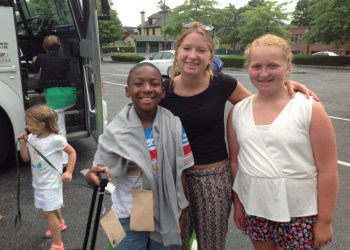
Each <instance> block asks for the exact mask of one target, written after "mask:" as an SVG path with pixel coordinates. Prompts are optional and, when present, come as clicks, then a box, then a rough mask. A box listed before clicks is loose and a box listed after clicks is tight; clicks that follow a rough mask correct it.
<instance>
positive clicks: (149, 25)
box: [124, 11, 174, 53]
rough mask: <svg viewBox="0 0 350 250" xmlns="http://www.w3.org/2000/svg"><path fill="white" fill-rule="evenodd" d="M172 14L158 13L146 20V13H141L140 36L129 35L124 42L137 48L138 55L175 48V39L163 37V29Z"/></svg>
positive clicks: (138, 28)
mask: <svg viewBox="0 0 350 250" xmlns="http://www.w3.org/2000/svg"><path fill="white" fill-rule="evenodd" d="M170 15H171V13H166V14H165V15H164V14H163V13H160V14H159V13H156V14H153V15H151V16H149V17H148V18H147V20H146V18H145V12H144V11H141V25H139V26H138V27H137V30H138V35H132V34H129V35H128V36H127V37H126V38H124V42H125V43H126V45H127V46H129V47H135V52H136V53H154V52H158V51H160V50H168V49H173V48H174V39H172V38H170V37H168V36H167V37H165V36H164V35H162V27H163V26H164V24H165V23H166V20H167V19H168V18H169V16H170Z"/></svg>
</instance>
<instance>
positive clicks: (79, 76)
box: [0, 0, 109, 170]
mask: <svg viewBox="0 0 350 250" xmlns="http://www.w3.org/2000/svg"><path fill="white" fill-rule="evenodd" d="M95 1H101V2H99V4H100V5H101V6H102V13H103V15H100V16H98V14H97V10H96V2H95ZM108 14H109V3H108V0H0V23H1V25H0V170H1V168H4V167H7V166H6V165H7V164H5V163H6V162H7V161H8V160H9V159H11V158H12V157H14V156H15V152H16V148H15V147H16V143H15V142H16V139H17V135H18V134H19V133H23V132H24V131H25V115H24V112H25V110H26V109H27V108H28V107H30V106H32V105H34V104H37V103H44V102H45V97H44V94H38V93H37V92H36V91H35V86H36V84H37V81H38V78H39V77H38V75H37V74H32V73H31V72H30V64H31V63H32V57H33V56H35V53H38V51H40V49H41V50H42V49H43V48H42V42H43V39H44V37H45V36H46V35H56V36H58V37H59V38H60V40H61V42H62V44H63V48H62V49H61V51H60V53H62V54H63V55H65V56H69V57H70V58H71V60H70V71H69V80H70V82H72V84H73V86H75V87H76V88H77V93H78V101H77V104H76V105H75V106H74V107H72V108H71V109H69V110H67V111H66V113H65V117H66V126H67V139H68V140H74V139H79V138H84V137H89V136H93V137H94V138H98V136H99V135H100V134H101V133H102V132H103V126H104V121H103V100H102V89H101V88H102V81H101V69H100V62H101V57H100V50H99V48H100V45H99V32H98V19H106V17H108Z"/></svg>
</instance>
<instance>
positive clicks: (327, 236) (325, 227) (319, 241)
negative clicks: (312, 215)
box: [314, 220, 333, 248]
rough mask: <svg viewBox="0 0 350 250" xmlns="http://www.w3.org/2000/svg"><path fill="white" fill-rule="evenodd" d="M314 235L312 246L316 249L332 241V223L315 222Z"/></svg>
mask: <svg viewBox="0 0 350 250" xmlns="http://www.w3.org/2000/svg"><path fill="white" fill-rule="evenodd" d="M314 235H315V239H314V244H315V247H316V248H319V247H322V246H325V245H327V244H328V243H330V242H331V241H332V239H333V227H332V223H331V222H330V223H327V222H323V221H318V220H317V221H316V223H315V226H314Z"/></svg>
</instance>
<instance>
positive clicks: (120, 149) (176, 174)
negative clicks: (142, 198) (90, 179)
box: [94, 104, 188, 246]
mask: <svg viewBox="0 0 350 250" xmlns="http://www.w3.org/2000/svg"><path fill="white" fill-rule="evenodd" d="M152 133H153V136H154V140H155V146H156V150H157V166H158V168H157V169H158V170H157V171H158V178H157V181H155V180H154V176H153V170H152V167H151V159H150V155H149V149H148V146H147V142H146V138H145V134H144V129H143V126H142V123H141V121H140V119H139V117H138V115H137V113H136V111H135V109H134V107H133V105H132V104H127V105H126V106H125V107H124V108H123V109H122V110H121V111H120V113H119V114H118V115H117V116H116V117H115V118H114V119H113V120H112V121H111V122H110V123H109V124H108V126H107V128H106V131H105V132H104V133H103V134H102V135H101V136H100V138H99V142H98V148H97V151H96V154H95V159H94V162H95V163H96V164H102V165H104V166H108V167H109V171H110V173H111V175H112V176H115V177H119V176H125V175H127V170H128V167H131V166H134V165H135V164H136V165H137V166H138V167H139V168H140V170H141V174H142V185H143V188H144V189H148V190H152V191H153V194H154V197H155V201H154V220H155V231H154V232H151V233H150V237H151V239H153V240H155V241H157V242H161V243H163V245H164V246H168V245H172V244H176V245H181V237H180V227H179V220H178V219H179V217H180V213H181V210H182V209H184V208H186V207H187V206H188V201H187V199H186V197H185V195H184V191H183V187H182V182H181V174H182V171H183V168H184V152H183V147H182V125H181V121H180V119H179V118H178V117H176V116H174V115H173V114H172V113H171V112H170V111H169V110H167V109H165V108H162V107H160V106H158V107H157V113H156V116H155V118H154V122H153V131H152Z"/></svg>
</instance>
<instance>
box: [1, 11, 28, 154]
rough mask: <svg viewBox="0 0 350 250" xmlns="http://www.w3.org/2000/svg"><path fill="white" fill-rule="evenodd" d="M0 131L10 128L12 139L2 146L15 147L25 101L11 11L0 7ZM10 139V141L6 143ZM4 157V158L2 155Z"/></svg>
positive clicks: (3, 140) (7, 137)
mask: <svg viewBox="0 0 350 250" xmlns="http://www.w3.org/2000/svg"><path fill="white" fill-rule="evenodd" d="M0 23H2V25H0V34H1V36H0V106H1V110H2V111H1V117H0V119H1V120H0V122H1V123H2V122H4V123H7V125H6V128H5V127H4V126H5V125H3V124H2V125H1V124H0V129H7V128H8V127H9V126H10V127H12V129H13V133H11V134H13V135H12V136H11V137H12V138H11V137H9V136H5V138H6V139H3V138H2V140H0V143H1V145H2V146H1V147H7V148H8V147H9V146H10V145H14V142H15V140H16V139H15V137H16V136H17V134H18V133H20V132H24V128H25V120H24V102H23V92H22V80H21V72H20V70H21V69H20V66H19V65H20V63H19V54H18V53H19V49H18V44H17V38H16V33H17V32H16V21H15V18H14V14H13V8H12V7H8V6H0ZM9 140H10V141H9ZM4 157H5V156H4Z"/></svg>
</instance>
